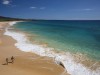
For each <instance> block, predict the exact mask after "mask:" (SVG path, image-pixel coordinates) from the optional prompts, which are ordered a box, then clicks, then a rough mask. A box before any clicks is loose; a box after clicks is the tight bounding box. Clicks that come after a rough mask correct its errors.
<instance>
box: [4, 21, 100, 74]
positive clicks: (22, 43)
mask: <svg viewBox="0 0 100 75" xmlns="http://www.w3.org/2000/svg"><path fill="white" fill-rule="evenodd" d="M16 23H17V22H10V23H9V26H8V27H7V28H6V30H5V33H4V35H8V36H11V37H12V38H13V39H15V40H16V41H17V42H16V43H15V46H16V47H17V48H19V49H20V50H21V51H24V52H33V53H36V54H38V55H40V56H48V57H52V58H54V60H55V62H56V63H57V64H58V63H60V62H62V63H63V64H64V66H65V69H66V70H67V72H68V73H69V74H71V75H100V67H99V68H97V69H96V70H91V69H89V68H87V67H85V66H84V65H83V64H81V63H77V62H75V61H74V56H73V55H72V54H71V53H70V52H66V53H56V52H54V48H49V47H43V46H42V45H37V44H32V43H30V41H29V40H28V39H27V37H26V35H25V34H24V33H18V32H15V31H11V30H10V29H9V28H10V27H11V26H13V25H14V24H16ZM63 75H64V74H63Z"/></svg>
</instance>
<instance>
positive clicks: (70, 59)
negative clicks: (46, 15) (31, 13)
mask: <svg viewBox="0 0 100 75" xmlns="http://www.w3.org/2000/svg"><path fill="white" fill-rule="evenodd" d="M5 35H9V36H12V37H13V38H14V39H15V40H16V41H17V43H16V44H15V46H16V47H17V48H19V49H20V50H22V51H25V52H33V53H36V54H38V55H41V56H48V57H52V58H54V60H55V61H56V63H58V62H59V61H60V62H62V63H63V64H64V66H65V68H66V70H67V71H68V73H69V74H71V75H100V21H99V20H67V21H66V20H36V21H29V22H28V21H26V22H17V23H14V22H13V23H11V24H10V26H9V27H8V28H7V29H6V32H5Z"/></svg>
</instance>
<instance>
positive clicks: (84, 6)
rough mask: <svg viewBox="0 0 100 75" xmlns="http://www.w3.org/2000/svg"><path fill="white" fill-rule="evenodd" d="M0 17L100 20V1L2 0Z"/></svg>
mask: <svg viewBox="0 0 100 75" xmlns="http://www.w3.org/2000/svg"><path fill="white" fill-rule="evenodd" d="M0 16H7V17H15V18H28V19H47V20H52V19H53V20H100V0H0Z"/></svg>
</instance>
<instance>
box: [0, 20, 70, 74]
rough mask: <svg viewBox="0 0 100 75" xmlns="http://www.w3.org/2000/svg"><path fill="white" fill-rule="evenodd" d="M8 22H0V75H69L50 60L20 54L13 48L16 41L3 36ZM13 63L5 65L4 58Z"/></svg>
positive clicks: (23, 53)
mask: <svg viewBox="0 0 100 75" xmlns="http://www.w3.org/2000/svg"><path fill="white" fill-rule="evenodd" d="M7 25H8V22H0V75H69V74H67V73H66V72H65V73H63V72H64V71H65V70H64V68H63V67H62V66H60V65H57V64H56V63H55V62H54V61H53V59H52V58H49V57H41V56H39V55H36V54H34V53H28V52H22V51H20V50H19V49H18V48H16V47H15V46H14V44H15V43H16V41H15V40H14V39H12V38H11V37H9V36H6V35H3V33H4V32H5V28H6V26H7ZM11 56H14V58H15V60H14V63H13V64H12V63H9V64H8V65H4V64H5V63H6V58H8V60H9V62H11Z"/></svg>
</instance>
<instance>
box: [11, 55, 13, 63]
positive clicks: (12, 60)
mask: <svg viewBox="0 0 100 75" xmlns="http://www.w3.org/2000/svg"><path fill="white" fill-rule="evenodd" d="M11 63H12V64H13V63H14V57H13V56H12V57H11Z"/></svg>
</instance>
